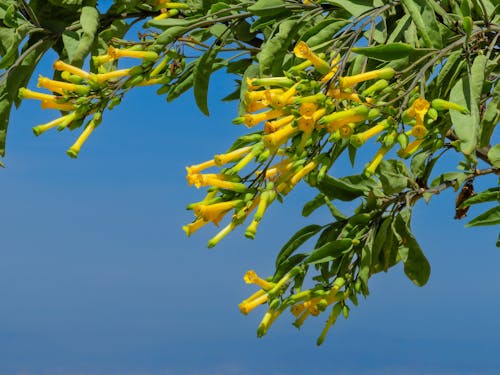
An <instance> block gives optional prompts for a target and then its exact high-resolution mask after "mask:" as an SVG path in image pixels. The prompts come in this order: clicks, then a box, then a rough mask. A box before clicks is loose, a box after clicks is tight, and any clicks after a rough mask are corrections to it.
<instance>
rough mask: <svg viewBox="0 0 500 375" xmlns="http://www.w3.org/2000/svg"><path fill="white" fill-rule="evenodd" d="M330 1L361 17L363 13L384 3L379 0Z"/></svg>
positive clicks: (329, 0) (329, 1)
mask: <svg viewBox="0 0 500 375" xmlns="http://www.w3.org/2000/svg"><path fill="white" fill-rule="evenodd" d="M328 3H330V4H334V5H337V6H339V7H341V8H343V9H345V10H347V11H348V12H349V13H351V14H352V15H353V16H354V17H359V16H361V15H362V14H363V13H366V12H368V11H370V10H373V9H374V8H376V7H378V6H380V5H382V2H381V1H378V0H349V1H337V0H328Z"/></svg>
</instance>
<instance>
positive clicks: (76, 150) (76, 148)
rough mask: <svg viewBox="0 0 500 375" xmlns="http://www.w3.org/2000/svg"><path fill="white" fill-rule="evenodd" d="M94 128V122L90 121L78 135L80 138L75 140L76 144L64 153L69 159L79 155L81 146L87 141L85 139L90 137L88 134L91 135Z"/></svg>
mask: <svg viewBox="0 0 500 375" xmlns="http://www.w3.org/2000/svg"><path fill="white" fill-rule="evenodd" d="M95 128H96V124H95V122H94V121H92V120H91V121H90V122H89V123H88V124H87V126H86V127H85V129H84V130H83V132H82V134H80V136H79V137H78V139H77V140H76V142H75V143H74V144H73V146H71V147H70V148H69V150H68V151H66V153H67V154H68V155H69V156H70V157H72V158H76V157H77V156H78V154H79V153H80V149H81V147H82V145H83V144H84V142H85V141H86V140H87V138H88V137H89V136H90V134H92V132H93V131H94V129H95Z"/></svg>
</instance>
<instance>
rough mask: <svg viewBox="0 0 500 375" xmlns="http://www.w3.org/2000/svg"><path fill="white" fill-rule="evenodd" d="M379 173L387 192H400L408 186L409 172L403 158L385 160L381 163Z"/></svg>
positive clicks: (383, 187)
mask: <svg viewBox="0 0 500 375" xmlns="http://www.w3.org/2000/svg"><path fill="white" fill-rule="evenodd" d="M377 174H378V176H379V178H380V182H381V183H382V189H383V190H384V193H385V194H388V195H390V194H395V193H400V192H401V191H403V189H405V188H406V187H407V186H408V182H409V173H408V170H407V169H406V166H405V165H404V163H403V162H402V161H401V160H394V159H391V160H384V161H382V162H381V163H380V165H379V167H378V169H377Z"/></svg>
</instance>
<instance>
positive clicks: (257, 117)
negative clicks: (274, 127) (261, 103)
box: [244, 109, 284, 128]
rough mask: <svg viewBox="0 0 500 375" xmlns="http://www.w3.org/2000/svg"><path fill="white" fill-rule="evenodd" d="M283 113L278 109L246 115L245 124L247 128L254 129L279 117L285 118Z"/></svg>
mask: <svg viewBox="0 0 500 375" xmlns="http://www.w3.org/2000/svg"><path fill="white" fill-rule="evenodd" d="M283 114H284V113H283V111H281V110H278V109H272V110H270V111H266V112H261V113H256V114H253V115H249V114H246V115H245V116H244V124H245V125H246V126H247V128H252V127H254V126H255V125H257V124H259V123H260V122H262V121H267V120H272V119H275V118H277V117H280V116H283Z"/></svg>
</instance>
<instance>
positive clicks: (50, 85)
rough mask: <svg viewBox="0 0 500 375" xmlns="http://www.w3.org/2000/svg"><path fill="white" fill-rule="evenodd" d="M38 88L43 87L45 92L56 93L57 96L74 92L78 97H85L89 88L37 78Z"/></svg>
mask: <svg viewBox="0 0 500 375" xmlns="http://www.w3.org/2000/svg"><path fill="white" fill-rule="evenodd" d="M37 86H38V87H43V88H45V89H47V90H50V91H53V92H57V93H59V94H63V95H64V94H65V93H66V92H75V93H77V94H78V95H87V94H88V93H89V91H90V87H88V86H85V85H76V84H74V83H68V82H62V81H54V80H52V79H49V78H46V77H42V76H39V77H38V85H37Z"/></svg>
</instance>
